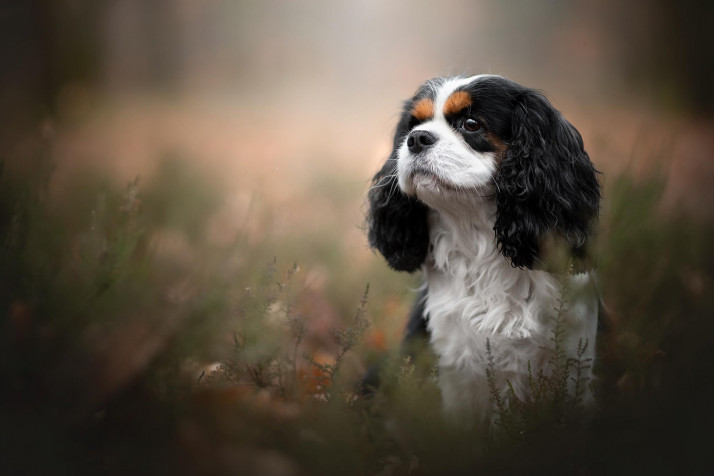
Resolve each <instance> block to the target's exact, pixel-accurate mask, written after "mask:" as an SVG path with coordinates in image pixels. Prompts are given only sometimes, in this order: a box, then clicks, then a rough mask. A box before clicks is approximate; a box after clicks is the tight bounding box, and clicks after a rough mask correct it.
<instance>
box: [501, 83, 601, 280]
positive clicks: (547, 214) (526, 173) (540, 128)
mask: <svg viewBox="0 0 714 476" xmlns="http://www.w3.org/2000/svg"><path fill="white" fill-rule="evenodd" d="M516 101H517V103H516V106H515V109H514V112H513V117H512V135H511V139H510V141H509V143H508V148H507V150H506V153H505V155H504V157H503V160H502V162H501V164H500V167H499V169H498V172H497V174H496V177H495V182H496V186H497V188H496V205H497V216H496V223H495V225H494V231H495V232H496V240H497V242H498V246H499V250H500V252H501V253H502V254H503V255H504V256H505V257H507V258H509V259H510V260H511V263H512V265H513V266H515V267H526V268H533V266H534V264H536V263H537V261H538V260H539V254H540V251H541V250H540V249H539V240H540V239H542V238H543V237H546V236H549V235H552V236H556V237H558V238H560V239H564V240H565V241H566V242H567V244H568V246H570V247H571V250H572V251H575V252H576V254H579V253H580V252H581V251H582V249H583V248H584V247H585V245H586V242H587V241H588V237H589V236H590V232H591V226H592V222H593V221H594V220H595V219H596V218H597V215H598V209H599V202H600V185H599V183H598V181H597V176H596V174H597V173H598V172H597V171H596V170H595V168H594V167H593V164H592V163H591V162H590V158H589V157H588V155H587V153H586V152H585V150H584V148H583V140H582V138H581V137H580V134H579V133H578V131H577V130H576V129H575V128H574V127H573V126H572V125H571V124H570V123H569V122H568V121H566V120H565V119H564V118H563V117H562V116H561V115H560V113H559V112H558V111H557V110H555V109H554V108H553V106H551V104H550V102H549V101H548V99H546V98H545V96H543V95H542V94H541V93H539V92H536V91H533V90H526V91H524V92H523V93H522V94H521V96H520V97H519V98H517V100H516Z"/></svg>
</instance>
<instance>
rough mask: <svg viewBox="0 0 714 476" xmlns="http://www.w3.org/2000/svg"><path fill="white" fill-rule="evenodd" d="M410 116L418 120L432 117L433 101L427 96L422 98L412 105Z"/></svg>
mask: <svg viewBox="0 0 714 476" xmlns="http://www.w3.org/2000/svg"><path fill="white" fill-rule="evenodd" d="M411 114H412V116H414V117H416V118H417V119H419V120H420V121H424V120H426V119H431V118H432V117H434V101H432V100H431V99H429V98H422V99H420V100H419V101H417V103H416V104H414V106H413V107H412V111H411Z"/></svg>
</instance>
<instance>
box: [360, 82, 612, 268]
mask: <svg viewBox="0 0 714 476" xmlns="http://www.w3.org/2000/svg"><path fill="white" fill-rule="evenodd" d="M596 173H597V172H596V170H595V168H594V167H593V165H592V163H591V162H590V158H589V157H588V155H587V153H586V152H585V150H584V149H583V142H582V138H581V137H580V134H579V133H578V132H577V130H575V128H574V127H573V126H572V125H571V124H570V123H569V122H567V121H566V120H565V119H563V117H562V116H561V115H560V113H559V112H558V111H556V110H555V109H554V108H553V107H552V106H551V104H550V102H549V101H548V100H547V99H546V98H545V96H543V95H542V94H540V93H539V92H537V91H535V90H533V89H530V88H527V87H524V86H521V85H519V84H517V83H515V82H513V81H510V80H508V79H506V78H503V77H500V76H494V75H481V76H473V77H470V78H463V77H452V78H436V79H432V80H429V81H427V82H426V83H424V84H423V85H422V86H421V87H420V88H419V89H418V90H417V92H416V94H415V95H414V96H413V97H412V98H411V99H409V100H408V101H406V102H405V106H404V111H403V113H402V116H401V119H400V121H399V124H398V126H397V130H396V133H395V136H394V150H393V152H392V154H391V155H390V157H389V159H388V160H387V161H386V163H385V164H384V166H383V167H382V169H381V170H380V171H379V172H378V173H377V174H376V175H375V176H374V179H373V183H372V188H371V189H370V192H369V202H370V211H369V226H370V228H369V240H370V245H371V246H372V247H374V248H377V249H378V250H379V251H380V252H381V253H382V254H383V255H384V256H385V257H386V258H387V261H388V262H389V264H390V265H391V266H392V267H393V268H395V269H398V270H404V271H414V270H415V269H417V268H419V267H420V266H421V265H422V264H423V262H424V260H425V259H426V255H427V253H428V247H429V230H428V223H427V213H428V210H429V209H433V210H436V211H439V212H444V213H458V214H464V213H468V211H469V209H470V208H471V207H478V206H483V204H484V202H483V201H484V200H487V201H490V202H491V203H492V204H495V206H496V217H495V224H494V238H495V240H496V242H497V244H498V248H499V250H500V252H501V253H502V254H503V256H504V257H506V258H507V259H509V260H510V261H511V264H512V265H513V266H516V267H527V268H532V267H533V266H534V263H535V262H536V261H537V260H538V259H539V254H540V242H541V241H542V240H543V239H545V238H547V237H549V236H556V237H557V238H559V239H564V240H565V241H566V242H567V243H568V244H569V245H570V246H571V248H572V250H573V251H576V252H578V251H579V250H581V249H582V248H583V247H584V245H585V243H586V241H587V239H588V237H589V234H590V230H591V224H592V222H593V221H594V220H595V219H596V218H597V213H598V209H599V202H600V186H599V184H598V182H597V177H596Z"/></svg>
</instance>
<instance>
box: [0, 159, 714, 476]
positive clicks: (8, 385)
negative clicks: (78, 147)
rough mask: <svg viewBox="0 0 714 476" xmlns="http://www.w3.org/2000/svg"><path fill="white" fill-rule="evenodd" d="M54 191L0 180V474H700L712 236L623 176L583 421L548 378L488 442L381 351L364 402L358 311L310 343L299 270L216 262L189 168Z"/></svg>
mask: <svg viewBox="0 0 714 476" xmlns="http://www.w3.org/2000/svg"><path fill="white" fill-rule="evenodd" d="M23 170H24V172H23ZM50 177H51V167H50V166H49V164H48V163H47V162H45V161H42V160H39V161H38V162H37V163H35V164H34V166H33V167H6V168H5V170H3V171H2V174H1V175H0V312H1V313H2V314H1V316H2V320H1V321H0V329H1V332H2V333H1V334H0V356H1V360H0V456H1V457H0V468H2V469H7V471H3V474H49V473H52V474H64V473H66V474H82V473H87V474H97V473H102V474H127V473H130V472H131V473H147V474H148V473H151V474H157V473H160V474H165V473H171V474H232V473H239V474H338V473H341V474H460V473H466V472H469V473H470V472H473V471H478V470H483V471H486V470H488V471H491V472H499V473H512V472H514V471H524V470H525V471H529V472H531V473H532V472H538V471H540V470H543V471H549V472H555V473H563V472H568V473H572V472H586V473H594V474H598V473H605V472H607V473H613V472H615V473H619V472H623V473H624V472H629V473H631V472H633V471H637V472H641V471H645V470H647V471H648V472H650V473H652V472H655V473H656V472H669V471H672V470H674V469H678V470H682V469H683V470H685V471H686V470H692V471H693V470H698V469H701V468H702V467H704V465H705V464H706V463H707V461H706V458H707V456H706V455H708V446H707V441H708V438H707V436H706V435H707V434H708V432H709V428H711V424H712V423H714V421H712V412H711V410H710V405H709V400H710V399H711V391H712V388H711V387H712V385H711V382H710V378H709V376H710V375H711V374H712V370H714V369H713V368H712V367H713V365H712V364H713V363H714V356H713V355H712V353H713V351H712V350H711V349H712V346H711V345H710V343H709V340H710V338H711V336H712V331H714V321H712V316H711V313H712V309H714V307H712V304H713V298H712V295H711V294H710V290H711V285H712V279H713V271H714V256H713V254H712V253H711V251H710V249H711V242H712V238H714V233H712V230H711V228H710V226H709V224H705V223H698V222H696V221H694V220H691V219H689V218H687V217H685V216H673V214H671V213H669V214H666V213H664V212H662V211H661V210H659V208H658V203H659V197H660V195H661V192H662V190H663V187H664V184H663V183H662V182H661V181H659V180H657V179H651V180H641V181H635V180H633V179H631V178H629V177H627V176H623V177H621V178H618V179H616V180H613V181H612V185H611V186H610V187H608V190H607V193H606V197H607V200H606V203H605V208H604V212H603V216H602V220H601V221H602V232H601V236H600V242H599V246H598V254H599V265H598V268H599V277H600V282H601V287H602V292H603V303H604V304H603V311H604V316H603V320H602V321H603V322H602V330H601V333H600V336H599V341H598V354H597V355H598V359H597V361H596V362H594V363H592V364H593V365H594V366H595V375H596V381H595V382H593V385H594V387H595V390H596V394H597V404H596V407H595V409H594V411H593V412H592V414H591V415H588V416H587V418H580V417H582V415H581V414H580V413H581V412H580V411H578V412H576V413H568V412H569V411H570V410H569V409H570V408H573V409H575V408H576V407H578V405H577V403H578V401H577V395H576V398H575V399H573V400H567V399H566V398H565V393H564V392H565V390H564V389H565V387H566V385H565V383H567V381H568V380H569V379H577V378H578V371H579V370H578V369H579V368H580V367H582V366H583V365H590V364H591V363H590V362H574V363H572V362H571V363H565V362H561V363H560V364H558V365H559V366H558V368H559V369H560V370H559V372H557V375H556V376H554V377H550V378H549V377H546V376H542V375H540V376H539V375H536V374H534V387H533V395H532V398H531V399H529V400H526V401H518V402H516V401H512V403H511V406H510V407H508V406H506V405H507V404H506V403H504V402H500V404H499V415H498V416H499V417H500V418H498V419H496V420H495V421H494V423H495V424H494V425H491V426H490V427H488V428H476V427H464V426H463V425H458V424H453V423H454V422H452V421H449V420H448V419H444V417H443V415H442V413H441V410H440V400H439V393H438V390H437V388H436V386H435V383H434V377H435V376H434V374H433V372H432V368H433V360H430V357H429V355H428V354H427V355H423V356H417V357H415V359H416V361H415V360H414V358H404V357H403V356H402V355H401V354H400V353H399V351H398V350H396V349H394V350H393V352H392V355H391V356H390V357H388V358H386V360H385V362H384V363H383V364H382V368H383V370H382V376H383V384H382V386H381V387H380V388H379V389H377V390H376V391H375V392H374V393H372V394H371V395H369V396H363V395H362V394H361V393H360V392H359V391H358V386H357V382H356V380H357V376H358V375H359V373H360V372H361V371H362V370H363V367H362V365H361V363H360V362H361V361H363V360H365V355H366V353H365V351H364V348H363V347H361V346H360V343H361V341H362V340H363V338H364V336H365V334H366V333H367V332H368V322H369V321H368V316H367V314H368V312H367V311H368V293H367V291H365V292H364V293H363V297H362V300H361V301H360V302H355V303H354V304H353V308H355V310H354V312H353V313H352V314H351V315H347V316H345V317H344V319H343V322H342V323H340V325H336V326H334V327H335V328H334V329H331V330H330V331H329V332H323V333H322V335H320V333H319V332H315V331H314V329H311V328H310V325H311V322H313V319H311V317H312V316H310V315H308V313H309V312H313V311H314V309H315V307H314V306H310V305H309V304H310V302H309V301H310V300H311V299H312V298H314V295H307V296H306V295H305V293H304V289H305V283H304V279H303V276H302V273H301V269H300V267H298V266H297V265H294V266H287V265H284V264H282V263H283V262H284V261H287V262H288V263H289V262H291V261H289V260H290V259H295V258H298V259H299V256H298V257H287V259H286V257H283V256H281V252H280V250H279V249H266V247H261V246H259V245H256V243H255V242H250V243H249V242H248V241H247V240H245V239H244V238H245V237H244V235H243V234H240V233H239V234H238V237H237V238H236V240H235V242H233V243H231V244H229V245H225V246H214V245H211V244H210V243H209V241H208V240H207V238H206V236H204V235H205V233H204V232H203V231H202V230H205V229H206V228H207V220H209V218H210V217H211V215H212V211H213V209H214V208H215V207H216V206H217V205H218V204H219V203H220V194H218V193H216V192H214V191H213V189H212V188H211V187H210V186H208V184H207V183H206V182H204V181H202V179H201V177H200V176H199V175H197V174H196V173H194V172H193V171H192V170H191V169H190V168H188V167H187V166H186V165H185V164H182V163H181V162H178V161H167V162H166V163H165V164H164V166H163V167H162V168H161V169H160V170H159V172H158V173H157V174H156V175H155V176H154V177H153V178H152V179H150V180H147V181H146V182H143V181H141V180H134V181H131V182H130V183H129V184H128V185H127V186H126V188H124V189H116V188H115V187H114V186H113V185H111V183H110V182H104V181H101V180H97V179H92V178H84V179H77V180H75V181H74V182H72V185H73V186H72V187H71V189H70V192H68V193H64V194H51V193H50V191H49V189H48V182H49V180H50ZM304 246H309V244H305V245H304ZM274 257H277V259H276V258H274ZM304 266H307V267H309V263H306V264H304ZM343 266H345V267H348V268H349V267H350V263H343ZM386 276H391V275H386ZM376 279H384V278H382V277H379V278H376ZM390 279H391V278H390ZM333 284H336V285H337V286H339V285H340V283H333ZM373 289H374V286H373ZM359 292H360V290H359V289H357V290H355V295H356V296H358V295H359ZM306 301H307V302H306ZM556 317H557V316H556ZM389 318H391V319H402V318H403V316H401V315H399V316H389ZM557 339H558V332H557V330H556V331H555V332H554V345H555V348H554V359H555V361H556V362H558V359H559V358H561V357H562V356H559V355H558V352H557ZM421 360H424V362H421ZM589 383H590V382H587V384H589ZM581 384H586V383H584V382H580V383H578V384H577V385H581ZM496 403H499V402H496ZM574 416H578V418H572V417H574Z"/></svg>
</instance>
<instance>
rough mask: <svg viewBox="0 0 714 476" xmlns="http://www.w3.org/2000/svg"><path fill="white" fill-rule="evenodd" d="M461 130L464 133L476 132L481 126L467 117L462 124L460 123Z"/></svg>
mask: <svg viewBox="0 0 714 476" xmlns="http://www.w3.org/2000/svg"><path fill="white" fill-rule="evenodd" d="M461 128H462V129H464V130H465V131H469V132H476V131H477V130H479V129H481V124H480V123H479V122H478V121H477V120H476V119H474V118H472V117H467V118H466V119H464V122H462V123H461Z"/></svg>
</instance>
